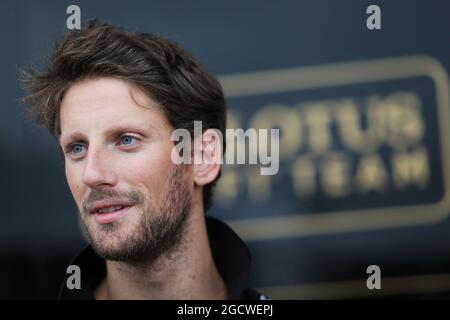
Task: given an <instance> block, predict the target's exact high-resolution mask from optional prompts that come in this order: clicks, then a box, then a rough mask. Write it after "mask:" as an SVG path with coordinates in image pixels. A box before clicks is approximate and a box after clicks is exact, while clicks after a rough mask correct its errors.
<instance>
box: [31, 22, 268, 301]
mask: <svg viewBox="0 0 450 320" xmlns="http://www.w3.org/2000/svg"><path fill="white" fill-rule="evenodd" d="M25 87H26V89H27V90H28V92H29V95H28V96H27V98H26V99H27V100H28V101H29V102H30V104H31V106H32V107H31V109H30V110H31V111H32V112H33V114H34V115H36V118H37V120H38V121H39V122H40V123H41V124H43V125H45V126H46V127H47V128H48V129H49V130H50V131H51V133H52V134H53V135H54V136H55V137H57V138H58V140H59V143H60V146H61V149H62V151H63V153H64V158H65V171H66V177H67V181H68V184H69V187H70V190H71V192H72V195H73V197H74V200H75V202H76V204H77V206H78V208H79V211H80V217H81V221H82V225H83V226H84V230H85V231H86V235H87V237H88V239H89V242H90V245H89V246H88V247H87V248H86V249H85V250H84V251H83V252H82V253H81V254H80V255H78V256H77V257H76V258H75V259H74V261H73V262H72V264H73V265H77V266H78V267H79V268H80V270H81V276H82V279H81V281H82V282H81V289H80V290H77V289H72V290H71V289H69V288H68V287H67V286H66V281H64V283H63V286H62V290H61V294H60V297H61V298H62V299H94V298H95V299H261V298H264V296H261V295H260V294H259V293H257V292H256V291H254V290H252V289H249V288H247V279H248V272H249V267H250V257H249V252H248V249H247V247H246V246H245V244H244V243H243V242H242V241H241V240H240V239H239V238H238V236H237V235H236V234H235V233H234V232H233V231H232V230H231V229H230V228H229V227H227V226H226V225H225V224H224V223H222V222H220V221H219V220H216V219H212V218H208V217H205V212H206V211H207V210H208V209H209V208H210V207H211V204H212V188H213V187H214V184H215V183H216V181H217V179H218V178H219V177H220V157H222V153H223V152H222V150H224V146H222V143H223V141H222V139H221V136H220V134H219V132H220V133H222V134H223V132H224V130H225V123H226V121H225V120H226V108H225V100H224V96H223V93H222V90H221V87H220V85H219V83H218V82H217V80H216V79H215V78H214V77H213V76H211V75H209V74H208V73H206V72H205V70H204V69H203V68H202V67H201V66H200V65H199V64H198V63H197V62H196V61H195V60H194V58H193V57H192V56H191V55H190V54H189V53H187V52H186V51H185V50H183V49H182V48H180V47H179V46H178V45H177V44H175V43H173V42H171V41H169V40H166V39H163V38H161V37H158V36H155V35H150V34H141V33H139V34H137V33H131V32H127V31H124V30H122V29H120V28H117V27H114V26H111V25H108V24H102V23H99V22H97V21H92V22H90V23H89V24H88V25H87V27H86V28H84V29H83V30H75V31H71V32H68V33H67V34H66V36H65V37H64V39H63V40H62V42H61V43H59V44H58V45H57V46H56V48H55V50H54V52H53V55H52V57H51V62H50V64H49V66H48V67H47V69H46V70H45V71H43V72H36V71H33V70H30V71H29V72H28V73H27V75H26V77H25ZM194 120H195V121H202V127H203V131H202V139H201V141H202V142H201V143H200V148H196V147H195V146H194V148H193V153H202V154H201V156H202V157H203V158H204V159H206V160H208V161H202V162H201V163H196V164H181V165H177V164H175V163H174V161H173V160H174V159H173V152H172V151H173V149H174V141H172V139H171V134H172V132H173V130H174V129H179V128H182V129H187V130H188V131H189V132H191V133H192V132H193V131H194V127H193V123H194ZM205 150H208V152H206V151H205ZM177 156H180V157H181V155H178V154H177ZM184 156H185V155H184Z"/></svg>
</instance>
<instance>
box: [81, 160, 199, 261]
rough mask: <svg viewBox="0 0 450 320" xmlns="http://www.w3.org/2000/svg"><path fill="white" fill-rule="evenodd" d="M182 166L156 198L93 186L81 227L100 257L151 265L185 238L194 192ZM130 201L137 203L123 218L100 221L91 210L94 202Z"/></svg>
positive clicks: (134, 191) (84, 208)
mask: <svg viewBox="0 0 450 320" xmlns="http://www.w3.org/2000/svg"><path fill="white" fill-rule="evenodd" d="M182 169H183V167H182V166H175V169H174V170H173V172H172V174H171V177H170V178H169V180H168V187H167V189H166V191H165V192H162V193H161V194H160V195H159V197H156V198H157V199H155V200H154V201H151V200H152V199H148V198H145V197H144V196H143V195H142V193H141V192H139V191H137V190H132V191H128V192H117V191H113V190H111V189H110V190H105V189H93V190H92V191H91V193H90V194H89V197H88V198H87V199H86V201H85V202H84V203H83V206H82V207H83V209H82V211H81V218H82V219H81V220H82V226H83V229H84V231H85V233H86V236H87V238H88V240H89V242H90V244H91V246H92V248H93V249H94V251H95V252H96V253H97V255H98V256H100V257H101V258H103V259H105V260H111V261H122V262H128V263H130V264H141V263H145V264H152V263H154V262H155V261H156V260H157V259H158V258H160V257H161V256H162V255H163V254H165V253H167V254H168V253H170V252H171V251H173V250H174V249H175V248H176V247H177V246H178V245H179V244H180V243H181V241H182V239H183V235H184V231H185V224H186V220H187V217H188V214H189V212H190V209H191V195H190V193H189V189H188V186H187V183H186V182H184V181H183V180H182ZM98 200H127V201H132V203H134V206H133V207H132V208H129V209H128V210H133V212H131V213H128V214H127V216H125V217H123V218H122V219H120V220H118V221H115V222H112V223H107V224H97V223H95V222H94V221H93V219H92V214H91V213H89V209H88V208H89V207H90V206H91V203H92V202H93V201H98Z"/></svg>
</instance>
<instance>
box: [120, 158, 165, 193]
mask: <svg viewBox="0 0 450 320" xmlns="http://www.w3.org/2000/svg"><path fill="white" fill-rule="evenodd" d="M123 164H124V165H120V167H121V169H120V171H121V172H122V173H123V175H122V178H123V179H124V180H126V181H128V183H130V184H131V185H144V186H145V188H146V189H160V188H161V187H162V186H163V185H164V183H165V182H166V181H167V180H168V178H169V176H170V173H171V171H172V167H173V164H172V160H171V158H170V151H169V152H166V150H165V151H164V152H161V151H159V152H154V153H148V154H143V155H142V156H140V157H133V158H130V159H128V161H127V162H126V163H125V162H123Z"/></svg>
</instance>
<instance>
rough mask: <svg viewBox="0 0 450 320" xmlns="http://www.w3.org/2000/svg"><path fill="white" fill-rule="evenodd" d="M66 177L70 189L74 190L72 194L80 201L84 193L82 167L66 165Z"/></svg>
mask: <svg viewBox="0 0 450 320" xmlns="http://www.w3.org/2000/svg"><path fill="white" fill-rule="evenodd" d="M65 171H66V179H67V184H68V185H69V189H70V191H71V192H72V196H73V198H74V199H75V201H76V202H77V203H78V202H79V201H80V199H81V197H82V193H83V190H82V188H83V183H82V175H81V171H80V169H77V167H76V166H73V165H66V168H65Z"/></svg>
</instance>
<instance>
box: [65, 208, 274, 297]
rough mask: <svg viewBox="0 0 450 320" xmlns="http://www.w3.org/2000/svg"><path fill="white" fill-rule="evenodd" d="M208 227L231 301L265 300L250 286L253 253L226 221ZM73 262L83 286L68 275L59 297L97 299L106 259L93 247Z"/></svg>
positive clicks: (211, 221) (210, 220)
mask: <svg viewBox="0 0 450 320" xmlns="http://www.w3.org/2000/svg"><path fill="white" fill-rule="evenodd" d="M206 227H207V231H208V238H209V242H210V246H211V251H212V255H213V258H214V261H215V263H216V266H217V268H218V271H219V273H220V275H221V276H222V279H223V280H224V282H225V286H226V288H227V292H228V297H227V298H228V299H229V300H265V299H267V297H265V296H264V295H261V294H260V293H258V292H257V291H255V290H253V289H251V288H249V287H248V277H249V272H250V262H251V257H250V252H249V250H248V248H247V246H246V245H245V243H244V242H243V241H242V240H241V239H240V238H239V236H238V235H237V234H236V233H235V232H234V231H233V230H232V229H231V228H230V227H229V226H227V225H226V224H225V223H223V222H221V221H220V220H218V219H216V218H212V217H206ZM71 265H77V266H79V267H80V270H81V289H71V290H70V289H68V288H67V286H66V282H67V278H68V277H69V276H70V274H67V275H66V277H65V278H64V282H63V283H62V287H61V291H60V294H59V299H65V300H94V299H95V297H94V290H95V288H96V287H97V286H98V285H99V284H100V282H101V281H102V279H103V278H104V277H105V275H106V264H105V261H104V260H103V259H102V258H100V257H99V256H97V254H96V253H95V252H94V250H93V249H92V247H91V246H87V247H86V248H85V249H84V250H83V251H82V252H81V253H80V254H79V255H77V256H76V257H75V258H74V259H73V261H72V263H71Z"/></svg>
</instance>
